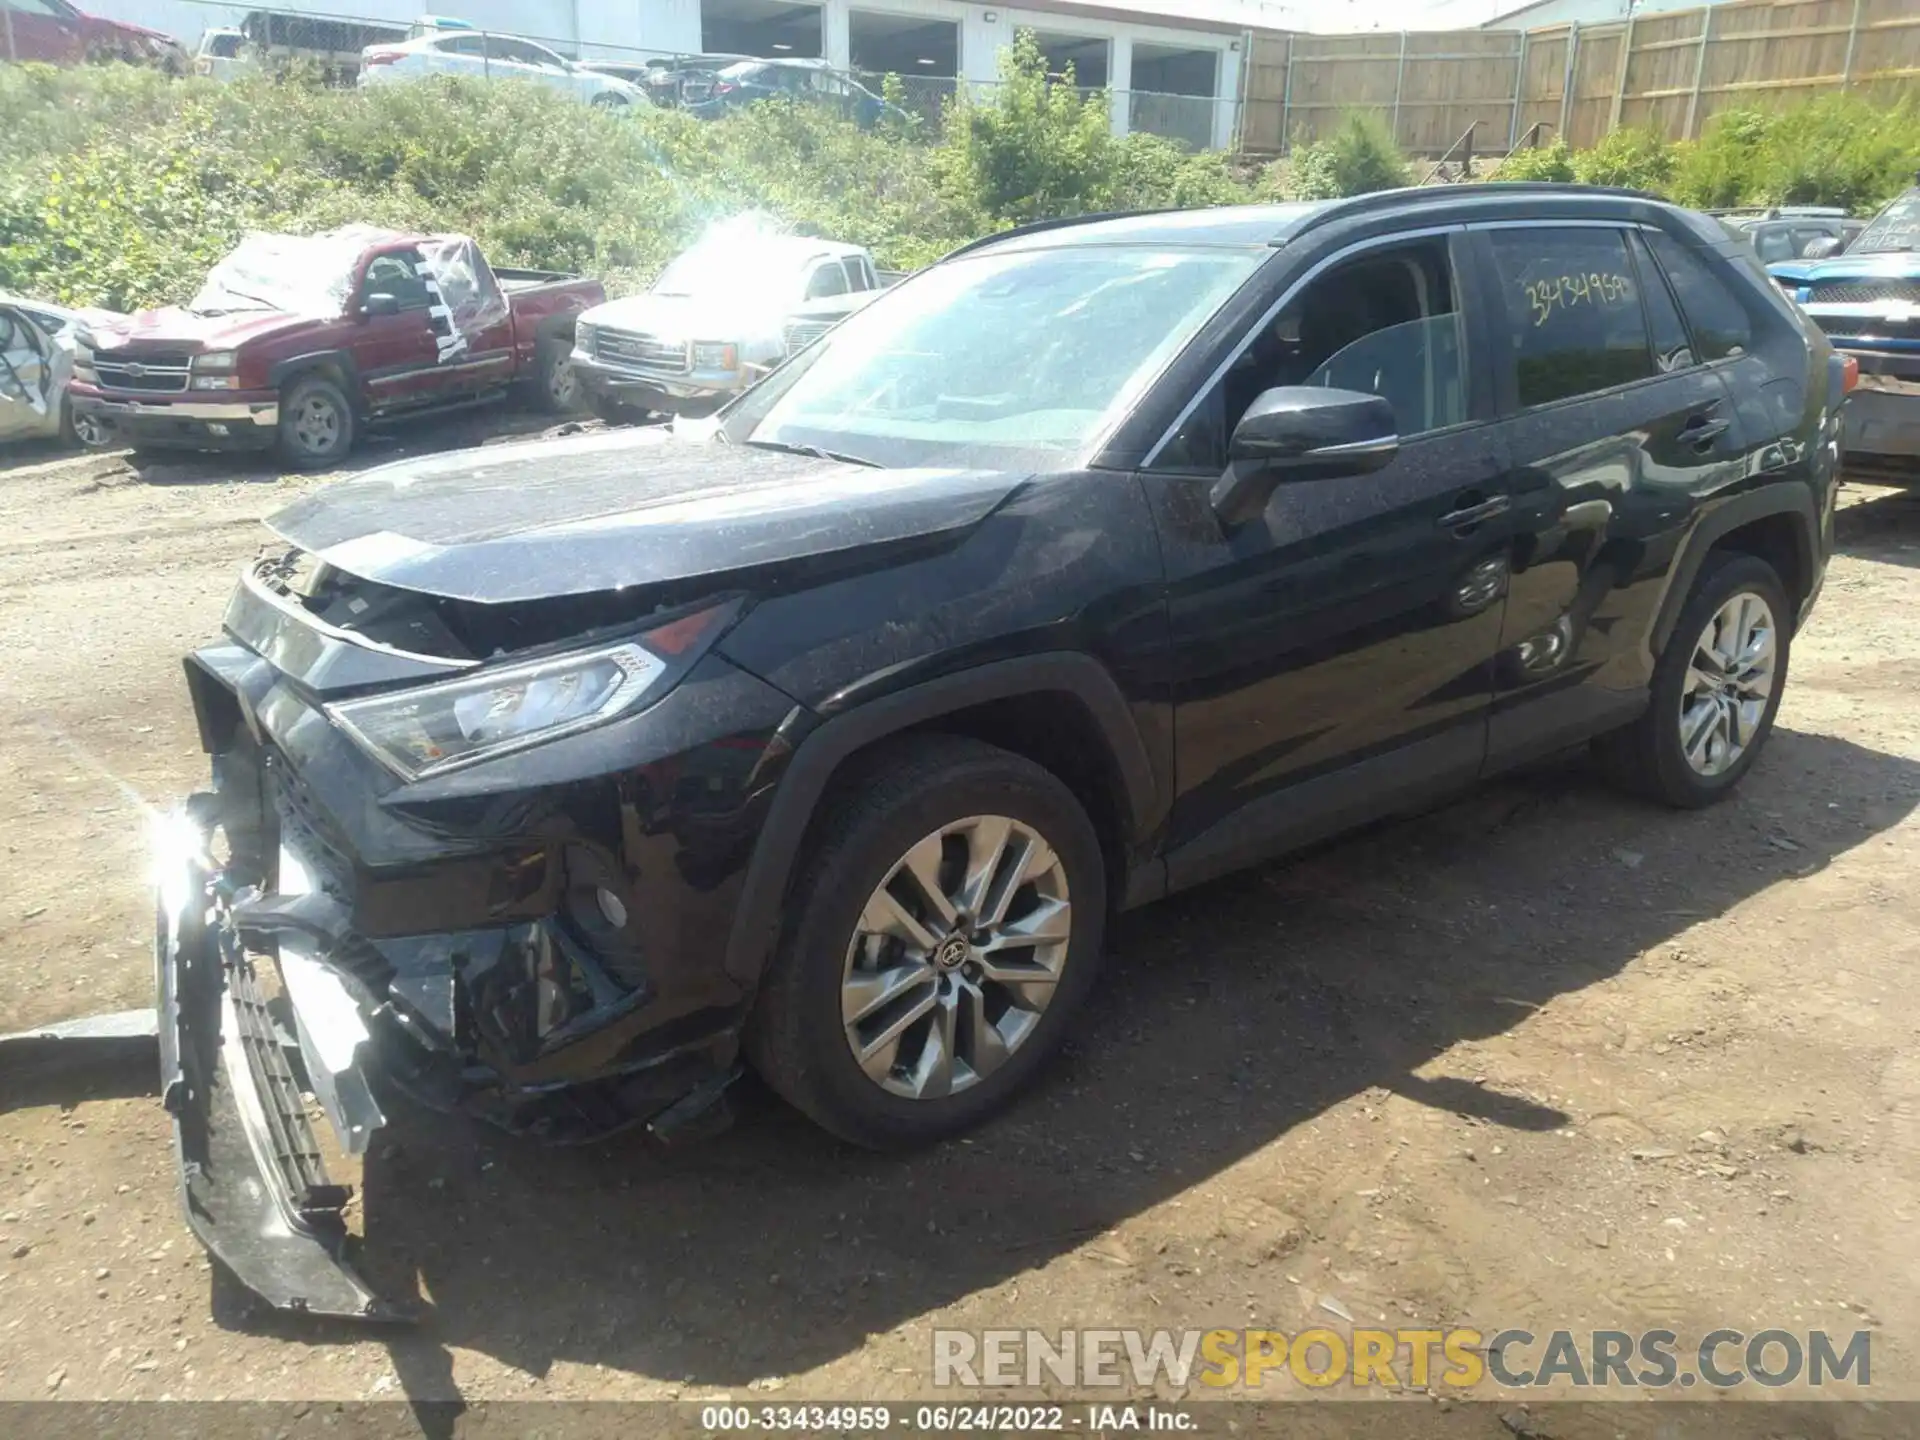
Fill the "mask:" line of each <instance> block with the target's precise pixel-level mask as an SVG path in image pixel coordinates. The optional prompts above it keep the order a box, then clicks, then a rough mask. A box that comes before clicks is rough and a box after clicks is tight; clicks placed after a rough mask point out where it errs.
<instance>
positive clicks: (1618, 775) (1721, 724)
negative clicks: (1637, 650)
mask: <svg viewBox="0 0 1920 1440" xmlns="http://www.w3.org/2000/svg"><path fill="white" fill-rule="evenodd" d="M1792 646H1793V610H1792V606H1791V603H1790V602H1789V601H1788V599H1787V591H1786V587H1785V586H1784V585H1782V584H1781V583H1780V576H1779V574H1778V573H1777V572H1776V571H1775V570H1774V568H1773V567H1772V566H1771V565H1769V564H1768V563H1767V562H1766V561H1764V560H1762V559H1760V558H1758V557H1757V556H1753V555H1742V554H1739V553H1737V552H1733V551H1718V552H1715V553H1714V554H1711V555H1709V556H1708V557H1707V559H1706V562H1705V563H1704V564H1703V565H1702V566H1701V569H1700V575H1699V578H1698V579H1697V580H1696V581H1695V582H1694V587H1693V593H1692V594H1691V595H1690V596H1689V597H1688V598H1687V603H1686V605H1685V606H1684V607H1683V608H1682V609H1681V611H1680V618H1679V619H1678V620H1677V621H1675V622H1674V627H1673V634H1672V635H1671V636H1670V637H1669V638H1668V641H1667V646H1666V650H1665V651H1664V652H1663V653H1662V654H1661V656H1660V660H1659V662H1658V664H1656V665H1655V667H1654V672H1653V685H1652V694H1651V697H1650V699H1649V702H1648V705H1647V709H1646V711H1645V713H1644V714H1642V715H1641V717H1640V718H1639V719H1638V720H1636V721H1634V723H1633V724H1631V725H1628V726H1626V727H1624V728H1623V729H1620V730H1615V731H1613V732H1611V733H1609V734H1606V735H1602V736H1601V737H1600V738H1599V739H1597V740H1596V741H1595V742H1594V754H1595V757H1596V758H1597V759H1598V760H1599V762H1600V766H1601V769H1602V770H1604V771H1605V772H1606V774H1607V777H1608V778H1609V779H1610V780H1612V781H1613V782H1614V783H1615V784H1617V785H1619V786H1620V787H1621V788H1622V789H1626V790H1631V791H1633V792H1635V793H1637V794H1640V795H1644V796H1646V797H1647V798H1649V799H1652V800H1658V801H1661V802H1662V803H1664V804H1667V805H1672V806H1675V807H1677V808H1680V809H1688V810H1697V809H1700V808H1702V807H1703V806H1707V805H1711V804H1713V803H1715V802H1716V801H1718V800H1722V799H1724V798H1725V797H1726V796H1727V795H1728V794H1729V793H1730V792H1731V791H1732V790H1733V788H1734V786H1736V785H1738V784H1739V783H1740V780H1741V777H1743V776H1744V775H1745V774H1746V773H1747V771H1748V770H1750V769H1752V768H1753V763H1754V760H1755V758H1756V757H1757V756H1758V755H1759V753H1760V751H1761V749H1762V747H1764V746H1765V744H1766V742H1767V737H1768V736H1769V735H1771V734H1772V733H1773V720H1774V716H1775V715H1776V714H1777V713H1778V712H1779V709H1780V697H1781V695H1782V693H1783V692H1784V691H1785V689H1786V683H1787V660H1788V656H1789V652H1790V651H1791V649H1792ZM1723 662H1725V663H1723Z"/></svg>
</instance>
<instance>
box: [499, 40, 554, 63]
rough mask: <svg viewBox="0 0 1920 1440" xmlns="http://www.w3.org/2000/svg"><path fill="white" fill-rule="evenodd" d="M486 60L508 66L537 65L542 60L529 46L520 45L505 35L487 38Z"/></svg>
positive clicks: (538, 53) (536, 51)
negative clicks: (496, 61)
mask: <svg viewBox="0 0 1920 1440" xmlns="http://www.w3.org/2000/svg"><path fill="white" fill-rule="evenodd" d="M487 58H488V59H489V60H499V61H503V62H505V63H506V64H509V65H538V64H540V63H541V61H542V59H543V57H542V56H541V54H540V52H539V51H538V50H535V49H534V48H533V47H532V46H531V45H525V44H522V43H521V42H520V41H518V40H515V39H512V38H510V37H508V36H506V35H489V36H487Z"/></svg>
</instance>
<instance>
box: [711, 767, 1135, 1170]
mask: <svg viewBox="0 0 1920 1440" xmlns="http://www.w3.org/2000/svg"><path fill="white" fill-rule="evenodd" d="M850 763H851V764H852V766H853V769H852V770H851V772H850V773H849V774H847V775H846V776H845V777H844V779H842V780H841V781H838V782H837V783H836V785H835V788H834V790H833V791H832V793H831V795H830V798H829V799H828V801H827V802H825V807H824V809H823V811H822V813H821V815H820V816H819V818H818V820H817V821H816V823H815V824H814V825H813V827H812V828H811V829H810V831H809V833H808V839H807V841H806V846H807V850H808V851H809V852H810V853H807V854H803V856H802V858H801V864H800V866H799V869H798V873H797V875H796V877H795V884H794V888H793V891H792V892H791V893H792V894H793V896H794V897H795V905H796V910H795V913H794V918H793V920H792V922H791V923H790V925H789V926H788V928H787V930H786V932H785V933H784V935H783V936H782V943H781V947H780V950H779V953H778V954H777V955H776V957H775V959H774V962H773V965H772V967H771V968H770V970H769V972H768V976H767V979H766V983H765V985H764V987H763V989H762V991H761V994H760V998H759V1001H758V1004H757V1006H756V1009H755V1012H754V1015H753V1017H752V1020H751V1022H750V1025H749V1028H748V1036H747V1040H748V1048H749V1053H750V1054H751V1055H752V1057H753V1060H754V1064H755V1067H756V1068H757V1069H758V1070H759V1072H760V1074H761V1075H762V1077H763V1078H764V1079H765V1080H766V1081H767V1082H768V1084H770V1085H771V1086H772V1087H773V1089H774V1090H776V1091H777V1092H779V1094H780V1095H782V1096H783V1097H784V1098H785V1099H786V1100H788V1101H789V1102H790V1103H791V1104H793V1105H794V1106H795V1107H796V1108H798V1109H799V1110H801V1111H803V1112H805V1113H806V1114H807V1115H808V1116H810V1117H811V1118H812V1119H813V1120H814V1121H816V1122H817V1123H819V1124H820V1125H821V1126H823V1127H825V1128H826V1129H828V1130H830V1131H832V1132H833V1133H834V1134H836V1135H838V1136H840V1137H841V1138H842V1139H845V1140H850V1141H852V1142H853V1143H855V1144H857V1145H864V1146H867V1147H869V1148H872V1149H881V1150H892V1149H903V1148H907V1147H910V1146H915V1145H923V1144H927V1143H929V1142H931V1141H934V1140H939V1139H942V1138H944V1137H946V1136H949V1135H952V1134H955V1133H957V1132H959V1131H961V1130H965V1129H967V1128H969V1127H970V1126H972V1125H975V1124H977V1123H978V1122H979V1121H981V1120H983V1119H985V1118H986V1117H987V1116H988V1115H990V1114H992V1113H993V1112H995V1111H997V1110H999V1109H1000V1108H1002V1107H1003V1106H1004V1105H1006V1104H1007V1103H1009V1102H1010V1101H1011V1100H1013V1099H1014V1097H1015V1096H1017V1095H1018V1094H1019V1093H1020V1092H1021V1091H1022V1090H1023V1089H1025V1088H1026V1086H1027V1085H1028V1083H1029V1082H1030V1081H1031V1080H1032V1078H1033V1076H1034V1075H1035V1074H1036V1073H1037V1072H1038V1070H1039V1069H1040V1067H1041V1066H1042V1065H1044V1064H1045V1063H1046V1061H1047V1060H1048V1058H1049V1057H1050V1056H1051V1055H1052V1054H1053V1053H1054V1051H1056V1050H1057V1049H1058V1048H1059V1046H1060V1042H1061V1040H1062V1039H1063V1038H1064V1036H1065V1034H1066V1032H1067V1029H1068V1026H1069V1024H1070V1023H1071V1021H1072V1019H1073V1016H1074V1014H1075V1012H1077V1011H1078V1010H1079V1008H1080V1005H1081V1003H1082V1002H1083V1001H1084V1000H1085V998H1086V995H1087V993H1088V991H1089V990H1090V989H1091V988H1092V985H1093V980H1094V973H1095V970H1096V969H1097V967H1098V965H1099V961H1100V953H1101V946H1102V943H1103V931H1104V929H1105V921H1106V907H1107V899H1106V869H1105V865H1104V862H1103V858H1102V855H1101V850H1100V842H1099V838H1098V836H1097V835H1096V834H1095V832H1094V828H1093V824H1092V822H1091V821H1090V820H1089V819H1088V818H1087V814H1086V811H1085V810H1083V809H1082V808H1081V806H1080V803H1079V802H1078V801H1077V800H1076V799H1075V798H1074V796H1073V793H1072V792H1071V791H1070V790H1068V789H1067V787H1066V786H1065V785H1063V784H1062V783H1061V782H1060V781H1059V779H1057V778H1056V777H1055V776H1054V775H1052V774H1051V773H1049V772H1048V771H1046V770H1044V769H1042V768H1041V767H1040V766H1038V765H1035V764H1033V763H1032V762H1031V761H1029V760H1026V759H1023V758H1022V757H1020V756H1018V755H1013V754H1010V753H1008V752H1007V751H1004V750H999V749H996V748H994V747H993V746H990V745H984V744H981V743H979V742H978V741H974V740H967V739H961V738H957V737H949V736H926V737H917V738H915V739H912V740H908V741H903V742H899V743H897V744H894V745H890V746H887V747H884V748H883V749H881V750H880V751H878V752H877V753H875V754H874V755H872V756H870V757H866V758H865V759H864V760H857V761H854V762H850Z"/></svg>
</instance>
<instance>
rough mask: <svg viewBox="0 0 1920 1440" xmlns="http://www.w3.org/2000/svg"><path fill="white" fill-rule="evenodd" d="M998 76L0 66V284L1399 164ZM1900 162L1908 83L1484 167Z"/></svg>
mask: <svg viewBox="0 0 1920 1440" xmlns="http://www.w3.org/2000/svg"><path fill="white" fill-rule="evenodd" d="M1001 78H1002V82H1003V83H1002V84H1000V85H999V86H998V87H996V89H995V91H994V93H993V96H992V98H991V99H990V100H987V101H977V102H971V103H969V102H966V101H962V102H960V103H958V104H956V105H955V106H953V107H952V108H951V109H950V110H949V111H948V113H947V114H946V115H945V116H944V117H943V118H942V120H941V121H940V123H937V124H936V123H930V122H924V121H919V120H906V121H902V120H897V119H888V120H886V121H884V122H882V123H881V124H880V125H879V126H878V127H877V128H875V129H873V130H866V131H863V130H860V129H858V128H857V127H855V126H854V125H852V124H850V123H848V122H846V121H844V120H841V119H839V118H837V117H836V116H833V115H831V114H829V113H827V112H826V111H824V110H822V109H819V108H815V107H809V106H804V105H803V106H797V107H796V106H784V105H779V104H767V105H760V106H755V107H752V108H750V109H747V110H744V111H740V112H736V113H734V114H732V115H730V116H728V117H727V118H726V119H724V120H720V121H715V122H701V121H696V120H693V119H690V118H689V117H687V116H685V115H683V114H678V113H674V112H665V111H653V112H645V113H639V114H634V115H631V116H618V115H610V114H607V113H605V112H602V111H597V110H593V109H589V108H587V107H584V106H580V105H576V104H573V103H572V102H570V101H568V100H566V99H564V98H562V97H560V96H557V95H555V94H553V93H551V92H549V91H546V90H543V89H540V88H537V87H532V86H519V85H510V84H494V85H486V84H483V83H474V82H466V83H462V82H461V81H460V80H458V79H457V78H454V77H437V78H434V79H431V80H428V81H424V82H421V83H419V84H416V85H404V86H382V87H375V88H371V89H367V90H349V91H338V90H327V89H323V88H320V87H319V86H318V85H316V84H314V83H312V81H311V79H310V78H309V77H303V76H301V75H300V74H298V73H295V74H292V75H288V76H284V77H281V78H279V79H272V78H266V77H260V78H253V79H248V80H243V81H240V82H237V83H233V84H229V85H218V84H215V83H213V82H211V81H205V80H197V79H196V80H185V81H179V80H169V79H167V78H165V77H163V76H160V75H158V74H155V73H153V72H150V71H143V70H136V69H131V68H127V67H124V66H107V67H83V68H79V69H68V70H55V69H50V68H47V67H44V66H34V65H25V66H0V288H10V289H18V290H22V291H27V292H31V293H37V294H41V295H45V296H48V297H51V298H55V299H60V300H64V301H67V302H69V303H77V304H99V305H108V306H113V307H116V308H134V307H138V306H142V305H150V304H155V303H162V302H166V301H174V300H179V299H182V298H184V297H186V296H187V295H190V294H191V293H192V292H193V290H194V289H195V288H196V287H197V286H198V284H199V282H200V280H201V278H202V276H203V275H204V274H205V272H206V269H207V267H208V266H209V265H210V264H211V263H212V262H213V261H214V260H215V259H216V258H218V257H219V256H220V255H221V254H223V253H224V252H225V251H226V250H227V249H228V248H230V247H231V246H232V244H233V243H234V242H235V241H236V240H237V239H238V238H239V236H240V235H241V233H242V232H243V231H245V230H248V229H262V228H268V229H286V230H296V231H310V230H316V229H321V228H325V227H327V226H331V225H336V224H342V223H345V222H347V221H350V220H363V221H370V222H374V223H381V224H388V225H393V226H407V227H418V228H434V229H451V230H462V231H466V232H469V233H471V234H473V235H475V236H477V237H478V238H479V239H480V241H481V243H482V244H483V245H484V246H485V247H486V248H487V250H488V252H489V253H490V254H492V255H493V256H495V257H496V258H497V259H498V260H499V261H500V262H502V263H504V264H520V265H531V266H538V267H543V268H556V269H579V270H585V271H588V272H590V273H593V274H596V275H600V276H603V277H605V278H606V279H607V281H608V283H609V285H610V286H611V287H612V288H614V289H615V290H616V291H618V290H624V289H631V288H634V287H636V286H638V285H641V284H644V283H645V282H646V281H647V280H648V279H649V278H651V276H652V275H653V274H654V272H655V271H657V270H658V268H659V267H660V266H661V265H662V264H664V263H665V262H666V260H667V259H668V258H669V257H671V256H672V255H673V254H674V253H675V252H677V251H678V250H679V249H681V248H682V247H684V246H685V245H687V244H689V243H690V242H691V241H693V240H694V239H695V238H697V237H698V236H699V235H700V234H701V233H702V232H703V231H704V230H705V229H706V228H707V227H708V226H709V225H711V224H713V223H715V222H716V221H719V220H722V219H725V218H727V217H730V216H733V215H737V214H739V213H741V212H743V211H748V210H757V211H763V212H766V213H769V214H771V215H773V216H775V217H777V218H778V219H779V220H781V221H783V222H785V223H787V224H789V225H792V226H794V227H796V228H805V229H810V230H813V231H817V232H819V233H824V234H831V235H833V236H835V237H837V238H842V239H846V240H852V241H855V242H858V243H861V244H865V245H867V246H869V247H871V248H872V249H873V250H874V252H875V254H876V255H877V256H878V258H879V260H880V262H881V264H883V265H886V266H891V267H898V268H912V267H914V266H918V265H921V264H924V263H926V262H928V261H930V260H932V259H934V258H936V257H938V256H939V255H941V254H943V253H945V252H946V251H947V250H949V249H951V248H953V247H954V246H956V245H958V244H960V243H962V242H964V241H966V240H970V239H972V238H974V237H975V236H977V235H979V234H982V233H984V232H987V231H991V230H995V229H999V228H1003V227H1005V226H1008V225H1014V224H1018V223H1020V222H1022V221H1026V220H1031V219H1039V218H1045V217H1051V216H1058V215H1071V214H1081V213H1093V212H1099V211H1104V210H1131V209H1152V208H1160V207H1187V206H1196V205H1213V204H1226V203H1233V202H1237V201H1246V200H1253V199H1272V198H1289V199H1323V198H1328V197H1332V196H1336V195H1351V194H1358V193H1362V192H1365V191H1369V190H1378V189H1384V188H1387V187H1390V186H1394V185H1404V184H1406V183H1407V182H1408V168H1407V162H1406V159H1405V157H1404V156H1403V155H1402V154H1401V153H1400V151H1399V150H1398V149H1397V148H1396V147H1395V145H1394V143H1393V139H1392V136H1391V135H1390V134H1389V133H1388V131H1387V129H1386V127H1385V125H1384V124H1383V123H1382V122H1381V121H1380V120H1379V119H1378V117H1375V116H1373V115H1370V114H1360V113H1355V114H1351V115H1348V116H1345V117H1343V118H1342V120H1341V121H1340V123H1339V124H1338V125H1337V126H1336V127H1335V128H1334V129H1333V130H1332V131H1330V132H1329V133H1328V134H1326V135H1324V136H1322V137H1320V138H1318V139H1315V140H1312V141H1308V142H1304V143H1301V144H1300V145H1298V146H1297V147H1296V149H1295V151H1294V153H1293V154H1292V155H1291V156H1290V157H1289V158H1288V159H1287V160H1285V161H1282V162H1278V163H1276V164H1275V165H1273V166H1271V167H1269V169H1268V170H1267V171H1266V172H1265V173H1264V174H1249V173H1244V172H1242V171H1240V170H1238V169H1236V168H1235V165H1234V162H1232V161H1231V160H1230V159H1229V158H1228V157H1227V156H1224V155H1220V154H1215V153H1198V154H1196V153H1193V152H1191V151H1189V150H1187V149H1185V148H1184V147H1182V146H1181V145H1179V144H1177V143H1175V142H1174V141H1171V140H1166V139H1162V138H1159V137H1157V136H1152V135H1130V136H1127V137H1124V138H1118V137H1115V136H1114V135H1113V134H1112V131H1111V126H1110V124H1109V114H1110V98H1109V97H1108V96H1107V95H1106V94H1105V93H1104V92H1093V93H1089V94H1084V95H1083V94H1082V93H1081V92H1080V91H1078V90H1077V89H1075V88H1074V87H1073V85H1072V84H1071V78H1070V77H1069V79H1068V81H1067V82H1066V83H1062V82H1061V81H1060V80H1059V78H1058V77H1055V78H1053V79H1049V77H1048V76H1047V75H1046V66H1045V62H1044V60H1043V59H1042V57H1041V54H1040V51H1039V49H1038V47H1037V46H1036V45H1035V44H1034V43H1033V41H1032V38H1031V37H1030V36H1023V37H1021V38H1020V40H1019V41H1018V42H1017V43H1016V45H1015V46H1014V47H1013V48H1012V49H1011V50H1010V51H1009V52H1008V54H1007V55H1005V56H1004V57H1003V60H1002V76H1001ZM895 88H896V89H897V88H898V87H897V85H896V87H895ZM1916 167H1920V101H1916V100H1915V99H1914V98H1912V97H1908V98H1907V99H1905V100H1902V101H1900V102H1898V103H1893V104H1883V103H1877V102H1872V101H1869V100H1866V99H1863V98H1861V97H1858V96H1848V95H1837V96H1830V97H1826V98H1824V99H1821V100H1818V101H1815V102H1813V103H1812V104H1810V105H1807V106H1804V107H1802V108H1800V109H1797V110H1790V111H1785V112H1781V113H1778V114H1773V113H1764V112H1755V111H1736V112H1733V113H1730V114H1727V115H1723V116H1721V117H1718V118H1717V119H1716V120H1715V122H1714V123H1713V124H1712V125H1711V126H1710V127H1709V129H1708V132H1707V134H1706V136H1705V137H1704V138H1703V139H1701V140H1700V141H1698V142H1697V143H1694V144H1690V145H1671V144H1668V143H1667V142H1665V141H1664V140H1662V139H1661V138H1660V137H1658V136H1657V135H1654V134H1651V133H1649V132H1644V131H1621V132H1619V133H1618V134H1615V135H1613V136H1610V137H1608V139H1607V141H1606V142H1605V143H1603V144H1602V145H1600V146H1598V147H1596V148H1595V149H1593V150H1591V151H1587V152H1571V151H1569V150H1568V149H1567V147H1566V146H1565V145H1564V144H1560V143H1558V142H1556V143H1555V144H1552V145H1549V146H1546V147H1543V148H1541V149H1539V150H1534V151H1528V152H1523V153H1522V154H1520V155H1517V156H1515V157H1514V158H1513V159H1511V160H1510V161H1508V162H1507V164H1506V165H1505V166H1504V167H1503V170H1502V178H1509V179H1536V180H1565V179H1574V178H1577V179H1581V180H1587V181H1592V182H1596V183H1603V184H1623V185H1631V186H1635V187H1639V188H1644V189H1653V190H1659V191H1662V192H1665V193H1670V194H1672V195H1673V196H1674V197H1675V198H1677V199H1679V200H1681V201H1683V202H1685V203H1688V204H1694V205H1703V206H1704V205H1733V204H1766V203H1802V204H1806V203H1825V204H1838V205H1845V206H1848V207H1849V208H1851V209H1855V210H1866V209H1871V208H1872V207H1873V206H1874V205H1875V204H1877V203H1878V202H1880V201H1881V200H1884V199H1885V198H1887V197H1888V196H1889V195H1891V194H1892V193H1894V192H1895V191H1897V190H1898V189H1900V188H1901V187H1902V186H1903V185H1904V184H1905V183H1907V180H1908V178H1909V176H1910V174H1911V172H1912V171H1913V170H1914V169H1915V168H1916Z"/></svg>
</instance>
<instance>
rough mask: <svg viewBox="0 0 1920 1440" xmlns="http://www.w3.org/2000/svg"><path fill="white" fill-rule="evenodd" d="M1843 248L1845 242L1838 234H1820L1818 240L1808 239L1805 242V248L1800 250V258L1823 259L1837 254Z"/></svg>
mask: <svg viewBox="0 0 1920 1440" xmlns="http://www.w3.org/2000/svg"><path fill="white" fill-rule="evenodd" d="M1845 248H1846V244H1845V242H1844V241H1842V240H1841V239H1840V238H1839V237H1838V236H1836V235H1822V236H1821V237H1820V238H1819V239H1818V240H1809V241H1808V242H1807V246H1806V248H1805V249H1804V250H1802V251H1801V252H1800V258H1801V259H1802V260H1825V259H1828V258H1829V257H1831V256H1834V255H1838V254H1839V253H1840V252H1841V251H1842V250H1844V249H1845Z"/></svg>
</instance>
